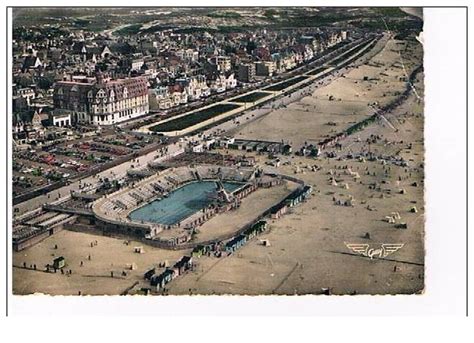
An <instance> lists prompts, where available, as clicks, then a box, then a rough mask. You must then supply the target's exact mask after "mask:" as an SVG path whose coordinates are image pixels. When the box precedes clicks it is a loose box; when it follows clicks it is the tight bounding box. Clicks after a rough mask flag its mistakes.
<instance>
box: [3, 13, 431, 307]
mask: <svg viewBox="0 0 474 343" xmlns="http://www.w3.org/2000/svg"><path fill="white" fill-rule="evenodd" d="M10 25H11V33H12V35H11V37H9V44H10V45H11V54H9V63H10V65H11V74H9V77H8V78H9V84H8V87H9V90H10V91H11V106H10V107H9V108H8V118H7V121H8V124H9V125H11V126H8V127H11V136H10V137H9V138H8V140H9V142H10V143H9V144H10V147H11V150H12V152H11V156H10V162H9V167H10V170H9V175H8V177H9V179H11V186H10V187H9V190H10V192H9V193H10V194H8V196H9V197H10V201H11V203H12V206H13V208H12V209H11V216H12V217H11V220H10V227H9V228H8V230H9V231H8V233H9V239H10V240H11V241H10V242H9V249H10V250H11V251H12V257H11V268H12V269H11V270H12V291H13V295H15V296H25V295H40V294H43V295H53V296H57V295H68V296H100V295H117V296H120V295H122V296H132V295H135V296H180V295H219V296H223V295H236V296H239V295H249V296H257V295H264V296H271V295H273V296H280V295H289V296H303V295H305V296H308V295H313V296H316V295H319V296H324V295H326V296H329V295H346V296H357V295H399V294H404V295H413V296H415V297H416V296H418V297H419V296H423V294H424V290H425V197H424V188H425V184H424V181H425V173H424V166H425V164H424V163H425V145H424V70H423V56H424V52H423V9H422V8H405V7H334V8H332V7H136V8H134V7H127V8H120V7H115V8H112V7H97V8H85V7H31V8H28V7H22V8H20V7H15V8H13V9H12V16H11V23H10ZM8 208H10V207H8ZM133 300H135V298H133Z"/></svg>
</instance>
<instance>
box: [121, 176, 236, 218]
mask: <svg viewBox="0 0 474 343" xmlns="http://www.w3.org/2000/svg"><path fill="white" fill-rule="evenodd" d="M222 184H223V186H224V188H225V190H226V191H227V192H229V193H232V192H234V191H236V190H237V189H239V188H241V187H242V186H243V185H244V184H243V183H238V182H227V181H226V182H222ZM215 189H216V185H215V182H214V181H196V182H191V183H188V184H185V185H183V186H181V187H179V188H177V189H176V190H174V191H172V192H171V193H170V194H169V195H168V196H167V197H166V198H162V199H157V200H154V201H152V202H150V203H149V204H146V205H144V206H142V207H140V208H138V209H136V210H134V211H133V212H131V213H130V215H129V217H130V219H131V220H133V221H138V222H141V221H143V222H149V223H157V224H163V225H173V224H176V223H178V222H180V221H182V220H183V219H186V218H187V217H189V216H190V215H192V214H193V213H196V212H198V211H200V210H202V209H203V208H205V207H207V206H208V205H210V204H211V203H212V201H213V200H212V198H211V197H210V196H209V193H211V192H212V191H214V190H215Z"/></svg>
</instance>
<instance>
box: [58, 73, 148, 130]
mask: <svg viewBox="0 0 474 343" xmlns="http://www.w3.org/2000/svg"><path fill="white" fill-rule="evenodd" d="M53 101H54V108H55V110H62V111H63V112H64V111H68V112H69V113H70V116H71V122H72V124H76V123H84V124H93V125H112V124H116V123H120V122H123V121H125V120H128V119H133V118H137V117H139V116H142V115H144V114H147V113H148V112H149V103H148V86H147V80H146V79H145V78H142V77H134V78H124V79H116V80H112V79H110V78H109V77H108V76H106V75H104V74H102V73H98V74H97V76H96V77H95V78H92V77H85V76H79V77H72V78H71V79H70V80H68V81H59V82H56V83H55V85H54V95H53Z"/></svg>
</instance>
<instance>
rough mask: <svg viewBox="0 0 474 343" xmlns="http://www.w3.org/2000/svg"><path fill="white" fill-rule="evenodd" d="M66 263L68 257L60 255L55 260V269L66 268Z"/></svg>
mask: <svg viewBox="0 0 474 343" xmlns="http://www.w3.org/2000/svg"><path fill="white" fill-rule="evenodd" d="M65 265H66V259H65V258H64V257H62V256H59V257H57V258H55V259H54V260H53V267H54V269H61V268H64V266H65Z"/></svg>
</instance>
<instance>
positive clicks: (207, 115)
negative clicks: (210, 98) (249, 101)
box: [150, 104, 241, 132]
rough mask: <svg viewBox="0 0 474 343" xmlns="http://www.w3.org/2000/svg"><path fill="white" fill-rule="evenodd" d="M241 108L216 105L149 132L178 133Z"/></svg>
mask: <svg viewBox="0 0 474 343" xmlns="http://www.w3.org/2000/svg"><path fill="white" fill-rule="evenodd" d="M239 107H241V105H235V104H218V105H214V106H211V107H208V108H205V109H202V110H199V111H196V112H193V113H191V114H188V115H186V116H183V117H180V118H176V119H173V120H170V121H167V122H165V123H162V124H157V125H155V126H152V127H150V130H151V131H155V132H169V131H179V130H183V129H185V128H187V127H190V126H193V125H196V124H198V123H201V122H203V121H206V120H208V119H211V118H214V117H217V116H218V115H220V114H223V113H226V112H229V111H232V110H235V109H236V108H239Z"/></svg>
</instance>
